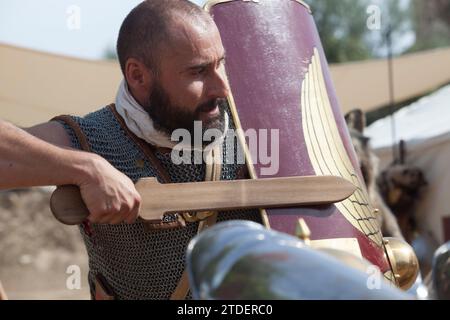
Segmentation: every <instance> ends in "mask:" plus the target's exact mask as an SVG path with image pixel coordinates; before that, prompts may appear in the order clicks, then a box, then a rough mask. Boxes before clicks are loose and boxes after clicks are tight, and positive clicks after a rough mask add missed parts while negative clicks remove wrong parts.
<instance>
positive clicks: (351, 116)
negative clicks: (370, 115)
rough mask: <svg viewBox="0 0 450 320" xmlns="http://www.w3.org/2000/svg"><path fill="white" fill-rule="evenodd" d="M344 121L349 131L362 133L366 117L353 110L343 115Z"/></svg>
mask: <svg viewBox="0 0 450 320" xmlns="http://www.w3.org/2000/svg"><path fill="white" fill-rule="evenodd" d="M345 121H346V122H347V126H348V127H349V128H350V129H354V130H356V131H358V132H359V133H363V131H364V128H365V127H366V116H365V114H364V112H362V110H360V109H355V110H352V111H350V112H348V113H347V114H346V115H345Z"/></svg>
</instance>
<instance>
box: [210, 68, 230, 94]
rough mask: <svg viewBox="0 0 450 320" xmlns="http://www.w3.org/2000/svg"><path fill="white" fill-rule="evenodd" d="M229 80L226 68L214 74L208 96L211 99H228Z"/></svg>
mask: <svg viewBox="0 0 450 320" xmlns="http://www.w3.org/2000/svg"><path fill="white" fill-rule="evenodd" d="M229 90H230V88H229V85H228V79H227V76H226V73H225V69H224V68H220V69H218V70H216V71H215V72H214V75H213V79H212V81H211V85H210V87H209V92H208V95H209V96H210V97H211V98H226V97H227V96H228V94H229Z"/></svg>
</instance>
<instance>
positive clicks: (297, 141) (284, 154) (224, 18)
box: [206, 0, 396, 283]
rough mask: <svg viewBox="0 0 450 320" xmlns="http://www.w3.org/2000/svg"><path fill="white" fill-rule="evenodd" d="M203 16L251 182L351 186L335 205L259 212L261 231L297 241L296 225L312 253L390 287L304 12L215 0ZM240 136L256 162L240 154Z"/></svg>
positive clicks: (283, 3) (296, 6)
mask: <svg viewBox="0 0 450 320" xmlns="http://www.w3.org/2000/svg"><path fill="white" fill-rule="evenodd" d="M206 9H207V10H209V11H210V13H211V14H212V16H213V18H214V20H215V22H216V24H217V26H218V28H219V31H220V34H221V37H222V42H223V45H224V48H225V50H226V72H227V76H228V80H229V84H230V88H231V94H230V97H229V105H230V109H231V113H232V116H233V119H234V123H235V125H236V127H237V128H238V129H242V131H240V138H241V142H242V143H243V145H244V148H246V151H247V152H246V160H247V164H248V167H249V171H250V174H251V176H252V178H258V179H264V178H267V177H270V176H271V177H274V176H275V177H289V176H330V175H331V176H339V177H342V178H345V179H347V180H348V181H351V182H352V183H353V184H354V185H355V186H356V187H357V191H356V192H355V193H354V194H353V195H352V196H351V197H349V198H348V199H346V200H344V201H342V202H340V203H336V204H331V205H326V206H320V207H317V206H313V207H299V208H287V209H286V208H283V209H267V210H261V214H262V216H263V221H264V223H265V224H266V226H267V227H270V228H271V229H274V230H277V231H282V232H286V233H288V234H291V235H295V234H297V235H298V233H299V230H298V227H299V221H301V222H302V223H303V224H306V226H307V229H309V231H310V236H309V238H310V244H311V246H312V247H316V248H330V249H340V250H344V251H347V252H351V253H353V254H355V255H357V256H359V257H362V258H365V259H367V260H368V261H369V262H371V263H372V264H373V265H376V266H377V267H378V268H379V270H381V274H382V275H384V277H385V278H387V279H388V280H390V281H392V282H394V283H395V282H396V281H395V277H394V274H393V272H392V270H393V269H392V266H391V262H392V261H389V258H388V255H387V253H386V249H385V244H384V241H383V237H382V234H381V232H380V227H379V225H378V222H377V219H376V213H375V211H374V208H373V207H372V206H371V204H370V203H369V200H368V194H367V191H366V187H365V185H364V182H363V179H362V175H361V172H360V170H359V165H358V161H357V158H356V156H355V152H354V149H353V146H352V144H351V140H350V137H349V133H348V130H347V127H346V124H345V120H344V118H343V116H342V113H341V111H340V107H339V105H338V101H337V99H336V93H335V90H334V88H333V84H332V80H331V77H330V73H329V70H328V64H327V60H326V57H325V54H324V52H323V49H322V45H321V41H320V38H319V35H318V32H317V29H316V26H315V23H314V19H313V15H312V13H311V10H310V8H309V7H308V6H307V5H306V4H305V3H303V2H302V1H297V0H276V1H274V0H258V1H256V0H255V1H244V0H236V1H224V0H222V1H220V0H218V1H210V2H208V3H207V4H206ZM248 130H252V131H253V132H256V133H257V135H258V138H259V145H258V147H259V148H260V149H261V148H264V145H265V146H266V147H267V150H265V151H266V154H265V156H261V151H263V152H262V154H263V155H264V150H258V151H257V152H252V151H251V150H250V147H249V143H250V142H249V139H248V137H247V138H246V134H245V133H246V132H247V131H248ZM269 132H275V134H269ZM264 135H265V136H266V138H264ZM274 140H277V141H274ZM261 141H263V143H261ZM273 142H275V143H273ZM268 156H270V159H271V160H272V162H271V163H269V164H268V161H267V159H268ZM277 158H278V159H277ZM276 161H278V163H275V162H276ZM269 165H270V166H269ZM301 219H303V220H301ZM301 225H302V224H300V226H301ZM296 230H297V231H296ZM300 232H301V230H300Z"/></svg>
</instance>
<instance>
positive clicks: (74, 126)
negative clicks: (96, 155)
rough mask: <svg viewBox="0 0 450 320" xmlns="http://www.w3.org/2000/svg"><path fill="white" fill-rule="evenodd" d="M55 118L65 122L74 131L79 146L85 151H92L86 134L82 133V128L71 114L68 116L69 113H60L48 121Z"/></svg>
mask: <svg viewBox="0 0 450 320" xmlns="http://www.w3.org/2000/svg"><path fill="white" fill-rule="evenodd" d="M56 120H59V121H62V122H64V123H65V124H67V125H68V126H69V127H70V128H71V129H72V130H73V132H74V133H75V136H76V137H77V139H78V142H79V143H80V145H81V148H82V149H83V150H84V151H87V152H91V151H92V150H91V147H90V145H89V143H88V140H87V138H86V135H85V134H84V132H83V130H81V128H80V126H79V124H78V123H77V122H76V121H75V120H74V119H73V118H72V117H71V116H69V115H61V116H57V117H54V118H53V119H51V120H50V121H56Z"/></svg>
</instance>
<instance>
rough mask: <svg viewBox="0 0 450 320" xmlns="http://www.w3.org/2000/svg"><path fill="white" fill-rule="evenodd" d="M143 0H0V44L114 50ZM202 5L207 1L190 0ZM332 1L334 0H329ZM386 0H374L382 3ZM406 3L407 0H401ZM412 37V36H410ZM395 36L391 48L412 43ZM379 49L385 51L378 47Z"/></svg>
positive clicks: (96, 53) (96, 52)
mask: <svg viewBox="0 0 450 320" xmlns="http://www.w3.org/2000/svg"><path fill="white" fill-rule="evenodd" d="M141 1H142V0H39V1H37V0H0V43H6V44H11V45H15V46H19V47H25V48H31V49H35V50H39V51H45V52H51V53H56V54H61V55H67V56H73V57H79V58H84V59H102V58H103V57H104V55H105V53H106V51H107V50H108V49H109V50H115V44H116V39H117V34H118V32H119V28H120V25H121V23H122V21H123V19H124V18H125V16H126V15H127V14H128V12H130V10H131V9H132V8H133V7H135V6H136V5H137V4H138V3H140V2H141ZM191 1H193V2H195V3H197V4H199V5H203V4H204V3H205V2H206V0H191ZM330 1H335V0H330ZM385 1H386V0H373V3H374V4H382V3H384V2H385ZM401 1H402V3H404V4H405V5H408V4H409V0H401ZM411 36H412V38H411ZM413 36H414V35H409V37H402V38H401V39H396V41H395V42H394V43H395V46H396V48H394V50H395V51H396V52H400V51H402V50H403V49H404V48H407V47H408V46H409V45H411V43H412V42H414V37H413ZM381 51H384V50H383V49H382V48H381Z"/></svg>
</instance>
